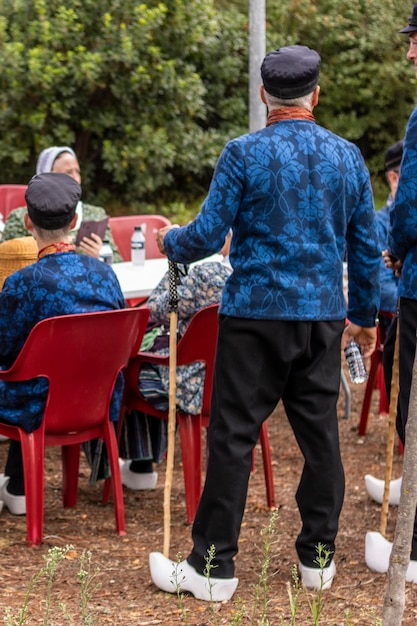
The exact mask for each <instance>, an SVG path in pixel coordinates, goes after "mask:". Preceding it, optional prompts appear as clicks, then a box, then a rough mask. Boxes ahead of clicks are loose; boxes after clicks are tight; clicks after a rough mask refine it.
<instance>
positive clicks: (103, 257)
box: [98, 239, 113, 265]
mask: <svg viewBox="0 0 417 626" xmlns="http://www.w3.org/2000/svg"><path fill="white" fill-rule="evenodd" d="M98 258H99V259H100V261H103V263H107V264H108V265H111V264H112V263H113V250H112V249H111V247H110V243H109V240H108V239H103V245H102V246H101V248H100V252H99V257H98Z"/></svg>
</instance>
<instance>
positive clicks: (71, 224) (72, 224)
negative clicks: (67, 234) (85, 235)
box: [70, 214, 78, 230]
mask: <svg viewBox="0 0 417 626" xmlns="http://www.w3.org/2000/svg"><path fill="white" fill-rule="evenodd" d="M77 218H78V215H77V214H75V215H74V217H73V218H72V220H71V222H70V230H72V229H73V228H75V224H76V223H77Z"/></svg>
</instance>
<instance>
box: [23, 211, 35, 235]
mask: <svg viewBox="0 0 417 626" xmlns="http://www.w3.org/2000/svg"><path fill="white" fill-rule="evenodd" d="M23 223H24V225H25V228H26V230H28V231H30V232H32V231H33V222H32V220H31V219H30V217H29V214H28V213H25V214H24V215H23Z"/></svg>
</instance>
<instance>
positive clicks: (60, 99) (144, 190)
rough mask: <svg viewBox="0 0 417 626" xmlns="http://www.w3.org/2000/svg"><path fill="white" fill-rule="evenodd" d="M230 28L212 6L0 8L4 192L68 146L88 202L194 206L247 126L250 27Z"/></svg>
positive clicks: (194, 2)
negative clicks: (168, 197)
mask: <svg viewBox="0 0 417 626" xmlns="http://www.w3.org/2000/svg"><path fill="white" fill-rule="evenodd" d="M223 17H224V19H222V20H221V21H219V20H218V19H216V12H215V10H214V8H213V4H212V2H210V1H209V0H187V1H182V0H168V1H166V2H136V1H133V0H67V1H66V2H65V3H63V2H62V1H60V0H0V55H1V58H2V60H3V68H2V73H1V76H0V167H1V169H2V180H3V182H26V181H27V180H28V178H29V177H30V176H31V175H32V174H33V171H34V165H35V160H36V156H37V154H38V153H39V151H40V150H41V149H43V148H44V147H46V146H49V145H54V144H58V145H61V144H68V145H71V146H73V147H74V149H75V151H76V153H77V155H78V157H79V159H80V162H81V166H82V174H83V188H84V195H85V197H88V198H89V199H92V198H95V199H96V200H99V201H101V202H107V201H108V200H109V199H113V200H114V198H118V199H119V201H120V202H121V203H122V202H124V203H130V204H131V205H133V206H134V203H135V202H136V203H137V202H140V201H142V202H143V201H154V200H155V198H158V197H163V196H164V195H165V194H167V193H168V192H170V191H171V190H172V188H173V187H175V188H176V189H179V190H181V191H182V192H183V193H194V194H195V193H196V188H198V186H199V185H202V184H205V183H206V182H207V179H208V176H209V175H210V174H211V172H212V168H213V166H214V163H215V160H216V158H217V156H218V154H219V152H220V150H221V147H222V146H223V144H224V141H225V139H226V138H228V137H230V136H232V135H233V134H236V131H237V132H239V131H240V129H241V128H243V127H244V126H245V123H246V122H245V119H244V118H245V115H246V108H247V107H246V102H245V95H243V96H242V94H244V93H245V92H244V91H243V86H244V84H245V82H246V67H247V59H246V56H245V55H246V43H245V42H246V32H245V30H244V28H243V25H244V20H243V18H242V17H241V16H240V15H239V14H238V13H236V12H234V13H233V12H228V13H226V14H224V16H223ZM239 20H240V22H239ZM232 31H233V36H231V32H232ZM226 77H227V80H226ZM222 81H223V83H224V84H222ZM219 100H221V103H220V104H219ZM227 101H228V102H227ZM217 105H218V106H217ZM237 129H238V130H237Z"/></svg>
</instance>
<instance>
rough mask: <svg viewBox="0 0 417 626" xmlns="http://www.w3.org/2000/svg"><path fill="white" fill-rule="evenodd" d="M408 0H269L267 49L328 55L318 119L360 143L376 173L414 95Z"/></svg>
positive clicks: (399, 134) (399, 131) (399, 135)
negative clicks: (297, 46)
mask: <svg viewBox="0 0 417 626" xmlns="http://www.w3.org/2000/svg"><path fill="white" fill-rule="evenodd" d="M411 10H412V2H410V0H386V1H385V2H384V3H383V5H382V4H381V3H380V2H378V1H377V0H289V1H288V2H285V3H272V2H271V3H269V6H268V12H267V15H268V25H269V28H268V31H267V33H268V49H273V48H278V47H280V46H282V45H289V44H292V43H302V44H305V45H308V46H310V47H313V48H315V49H316V50H317V51H318V52H319V53H320V55H321V57H322V68H321V76H320V86H321V94H320V104H319V107H318V108H317V110H316V117H317V120H318V122H319V123H321V124H323V125H324V126H327V127H328V128H330V129H331V130H333V131H334V132H336V133H338V134H340V135H342V136H343V137H346V138H347V139H350V140H351V141H353V142H354V143H356V144H357V145H358V146H359V148H360V149H361V151H362V154H363V155H364V157H365V159H366V161H367V164H368V166H369V168H370V170H371V172H372V173H373V174H374V175H376V174H377V173H378V171H382V169H383V154H384V151H385V150H386V148H387V147H388V146H389V145H390V144H391V143H393V142H394V141H397V139H400V138H402V137H403V135H404V131H405V126H406V123H407V120H408V117H409V115H410V113H411V111H412V109H413V107H414V104H415V98H416V93H417V92H416V80H415V72H414V69H413V67H411V64H410V63H409V62H408V61H407V60H406V58H405V55H406V51H407V47H408V37H407V36H406V35H400V34H399V33H398V30H399V29H400V28H402V27H403V26H405V24H406V23H407V17H408V16H409V15H411Z"/></svg>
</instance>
